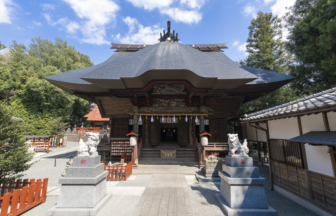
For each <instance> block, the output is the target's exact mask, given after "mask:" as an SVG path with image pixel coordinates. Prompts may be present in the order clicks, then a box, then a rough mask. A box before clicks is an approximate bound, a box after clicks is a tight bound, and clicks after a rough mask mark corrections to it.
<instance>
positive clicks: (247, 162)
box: [226, 156, 253, 167]
mask: <svg viewBox="0 0 336 216" xmlns="http://www.w3.org/2000/svg"><path fill="white" fill-rule="evenodd" d="M226 163H227V164H228V165H230V166H232V167H253V158H251V157H244V156H226Z"/></svg>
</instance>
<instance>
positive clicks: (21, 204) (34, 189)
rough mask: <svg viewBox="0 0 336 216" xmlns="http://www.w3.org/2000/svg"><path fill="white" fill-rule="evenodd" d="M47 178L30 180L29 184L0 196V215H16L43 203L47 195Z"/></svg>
mask: <svg viewBox="0 0 336 216" xmlns="http://www.w3.org/2000/svg"><path fill="white" fill-rule="evenodd" d="M47 187H48V179H47V178H45V179H43V182H42V181H41V179H38V180H37V181H36V182H35V179H31V180H30V186H25V187H23V188H22V189H17V190H15V191H14V192H13V193H11V192H10V193H6V194H5V195H4V196H3V197H0V207H1V210H0V216H16V215H19V214H22V213H23V212H25V211H27V210H28V209H31V208H33V207H34V206H36V205H38V204H40V203H44V202H45V200H46V197H47Z"/></svg>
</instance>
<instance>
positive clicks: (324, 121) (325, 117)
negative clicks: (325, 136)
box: [322, 112, 330, 131]
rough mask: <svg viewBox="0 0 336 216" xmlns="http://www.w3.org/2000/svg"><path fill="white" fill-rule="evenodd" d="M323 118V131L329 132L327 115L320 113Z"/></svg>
mask: <svg viewBox="0 0 336 216" xmlns="http://www.w3.org/2000/svg"><path fill="white" fill-rule="evenodd" d="M322 117H323V123H324V130H325V131H330V126H329V121H328V115H327V113H326V112H322Z"/></svg>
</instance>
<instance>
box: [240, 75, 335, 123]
mask: <svg viewBox="0 0 336 216" xmlns="http://www.w3.org/2000/svg"><path fill="white" fill-rule="evenodd" d="M253 82H254V81H253ZM335 105H336V88H332V89H329V90H326V91H322V92H320V93H317V94H313V95H310V96H308V97H304V98H301V99H298V100H295V101H291V102H289V103H285V104H281V105H279V106H275V107H272V108H269V109H264V110H260V111H258V112H253V113H250V114H245V115H244V118H242V119H240V120H241V121H249V120H255V119H263V118H269V117H274V118H276V117H278V116H281V115H285V114H290V113H299V112H302V111H307V110H318V109H320V108H324V107H328V106H335Z"/></svg>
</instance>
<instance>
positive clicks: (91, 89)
mask: <svg viewBox="0 0 336 216" xmlns="http://www.w3.org/2000/svg"><path fill="white" fill-rule="evenodd" d="M179 40H180V35H179V34H178V33H175V31H172V30H171V28H170V22H168V28H167V31H163V33H160V35H158V43H157V44H154V45H147V44H137V45H132V44H114V43H112V47H111V49H114V50H116V51H115V52H114V53H113V55H112V56H111V57H110V58H109V59H107V60H106V61H105V62H103V63H101V64H98V65H94V66H91V67H87V68H81V69H77V70H73V71H68V72H64V73H59V74H55V75H52V76H48V77H46V78H45V79H46V80H48V81H49V82H50V83H52V84H54V85H56V86H57V87H59V88H61V89H63V90H65V91H67V92H69V93H71V94H73V95H76V96H78V97H81V98H83V99H86V100H88V101H90V102H92V103H95V104H97V105H98V109H99V111H100V114H101V117H102V118H109V119H110V122H111V132H110V138H109V139H108V144H104V145H102V146H98V150H99V153H100V154H101V155H102V156H103V160H104V161H111V160H113V159H114V158H116V157H117V156H120V157H126V156H127V155H128V156H127V157H130V155H131V157H132V160H133V162H134V163H135V164H137V163H140V164H142V163H144V164H145V163H154V164H155V163H194V164H197V163H203V160H204V157H206V156H207V155H208V154H210V153H216V154H218V153H219V152H227V151H228V150H229V148H228V145H227V139H228V138H227V133H228V132H227V131H228V129H227V119H228V118H230V117H236V116H237V115H238V112H239V109H240V107H241V105H242V104H243V103H245V102H247V101H250V100H253V99H256V98H258V97H260V96H263V95H265V94H267V93H269V92H272V91H274V90H276V89H278V88H280V87H281V86H283V85H285V84H287V83H289V82H290V81H291V80H292V79H293V77H291V76H288V75H284V74H280V73H276V72H273V71H267V70H263V69H258V68H252V67H247V66H243V65H240V64H238V63H236V62H234V61H232V60H231V59H229V58H228V57H227V56H226V55H225V54H224V51H223V50H224V49H227V44H191V45H184V44H182V43H179ZM183 40H184V41H187V40H188V38H183ZM131 131H133V132H134V134H138V137H139V140H138V144H137V146H136V147H134V150H133V152H132V153H129V152H127V151H126V150H125V152H122V150H120V151H119V153H115V152H118V151H116V150H113V149H118V148H119V149H122V147H120V146H119V147H113V146H114V144H116V143H123V145H126V146H127V145H129V142H128V140H129V138H127V137H126V134H128V133H130V132H131ZM205 131H207V132H208V133H210V134H211V136H210V139H209V144H208V146H207V147H202V146H200V145H199V140H200V139H199V135H200V133H202V132H205ZM120 141H122V142H120ZM140 150H141V152H140ZM120 152H121V153H120ZM165 152H166V153H167V152H174V153H173V155H174V157H173V158H170V159H169V158H165V157H164V156H162V154H163V153H164V154H165ZM125 155H126V156H125ZM160 155H161V157H160ZM127 157H126V158H127Z"/></svg>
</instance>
